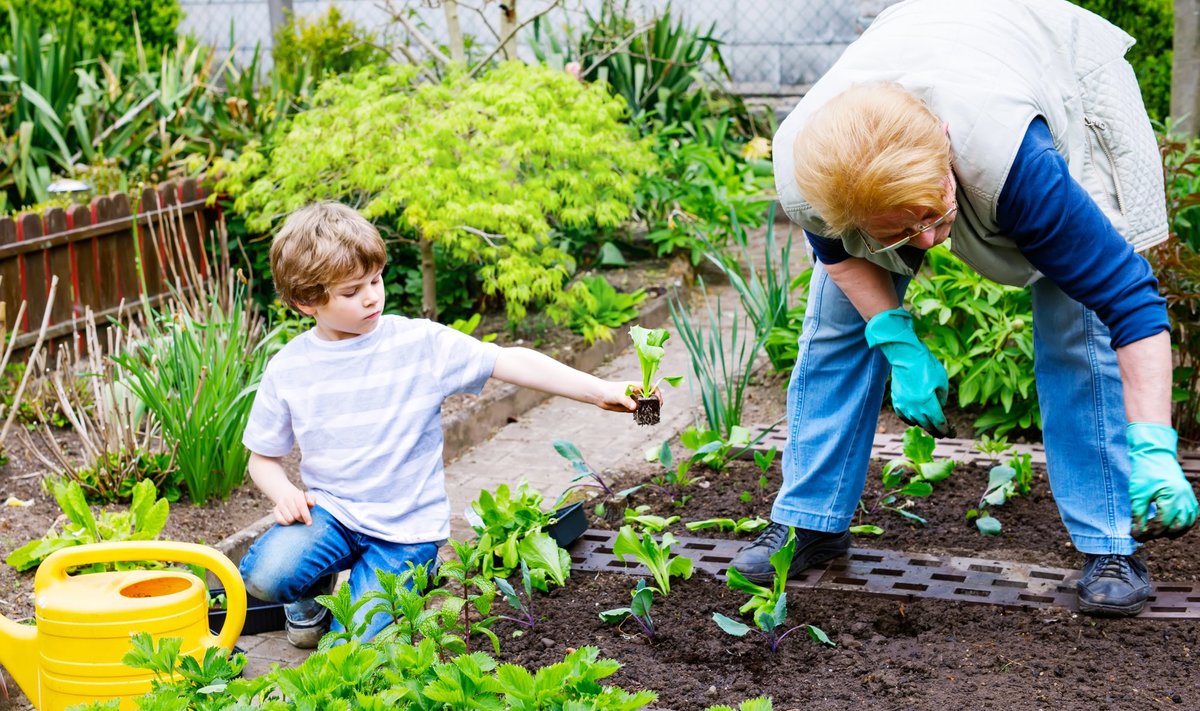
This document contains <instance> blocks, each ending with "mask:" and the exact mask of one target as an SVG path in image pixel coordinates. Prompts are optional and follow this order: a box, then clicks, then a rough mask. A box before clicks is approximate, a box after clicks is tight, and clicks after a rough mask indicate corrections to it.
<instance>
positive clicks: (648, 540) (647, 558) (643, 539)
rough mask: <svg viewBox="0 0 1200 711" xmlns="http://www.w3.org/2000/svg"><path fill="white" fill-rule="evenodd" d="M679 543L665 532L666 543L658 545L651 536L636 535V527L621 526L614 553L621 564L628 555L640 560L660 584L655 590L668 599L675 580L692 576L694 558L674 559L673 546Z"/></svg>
mask: <svg viewBox="0 0 1200 711" xmlns="http://www.w3.org/2000/svg"><path fill="white" fill-rule="evenodd" d="M678 542H679V541H678V540H677V539H676V538H675V536H673V535H671V534H670V533H664V534H663V535H662V543H658V542H657V541H655V540H654V536H653V535H652V534H650V533H643V534H642V535H640V536H639V535H638V534H636V533H634V532H633V527H632V526H621V530H620V531H618V532H617V540H616V542H614V543H613V554H614V555H616V556H617V559H618V560H620V561H621V562H625V556H628V555H632V556H633V557H634V558H637V559H638V561H640V562H641V564H642V565H644V566H646V569H647V570H649V571H650V574H651V575H653V576H654V582H655V583H657V584H658V587H657V588H655V589H656V590H657V592H658V593H659V594H660V595H662V596H663V597H666V596H667V595H669V594H671V578H672V577H676V578H683V579H684V580H687V579H688V578H690V577H692V559H691V558H687V557H685V556H675V557H672V556H671V546H673V545H675V544H676V543H678Z"/></svg>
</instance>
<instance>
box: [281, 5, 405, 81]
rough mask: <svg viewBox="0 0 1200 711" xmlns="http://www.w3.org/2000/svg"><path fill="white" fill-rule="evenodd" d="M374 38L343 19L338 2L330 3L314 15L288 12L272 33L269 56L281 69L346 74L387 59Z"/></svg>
mask: <svg viewBox="0 0 1200 711" xmlns="http://www.w3.org/2000/svg"><path fill="white" fill-rule="evenodd" d="M374 42H375V35H374V34H372V33H370V32H367V31H365V30H363V29H362V28H361V27H359V26H358V25H355V24H354V23H353V22H351V21H350V20H343V19H342V13H341V12H340V11H339V10H338V9H337V6H336V5H330V6H329V10H327V11H326V12H325V14H324V15H321V16H320V17H317V18H316V19H312V20H309V19H305V18H303V17H295V16H289V17H288V21H287V24H286V25H284V26H283V27H281V28H280V29H279V31H278V32H276V33H275V43H274V45H273V46H272V48H271V58H272V59H274V60H275V66H276V67H278V68H279V70H280V71H282V72H284V73H296V72H300V71H308V72H309V73H310V74H312V75H313V76H315V77H323V76H326V75H328V74H345V73H346V72H352V71H357V70H359V69H362V68H363V67H367V66H371V65H373V64H378V63H381V62H384V61H386V60H387V53H386V52H384V51H383V50H381V49H379V48H378V47H376V46H375V45H374Z"/></svg>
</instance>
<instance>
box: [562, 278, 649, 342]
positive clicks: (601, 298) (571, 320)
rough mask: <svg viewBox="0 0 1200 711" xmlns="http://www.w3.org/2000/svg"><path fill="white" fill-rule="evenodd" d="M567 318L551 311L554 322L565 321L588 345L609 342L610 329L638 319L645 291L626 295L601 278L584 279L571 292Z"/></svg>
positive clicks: (641, 290)
mask: <svg viewBox="0 0 1200 711" xmlns="http://www.w3.org/2000/svg"><path fill="white" fill-rule="evenodd" d="M570 295H571V297H572V298H571V300H570V306H569V308H568V309H567V311H568V313H567V314H562V313H561V312H559V310H556V309H551V310H550V311H549V313H551V315H552V316H557V318H556V319H555V320H558V321H565V322H566V324H567V325H568V326H570V328H571V330H572V331H574V332H576V333H578V334H580V335H582V336H583V340H584V341H586V342H587V343H594V342H595V341H596V340H597V339H598V340H601V341H611V340H612V329H614V328H616V327H617V326H621V325H624V324H626V323H628V322H630V321H632V320H633V319H635V318H637V316H638V308H637V306H638V304H640V303H642V302H643V301H645V300H646V290H645V289H638V290H637V291H634V292H632V293H629V294H625V293H622V292H619V291H617V290H616V289H614V288H613V286H612V284H609V283H608V280H607V279H605V278H604V277H603V276H599V275H593V276H586V277H583V279H581V280H580V281H579V283H577V284H575V285H574V286H572V287H571V289H570Z"/></svg>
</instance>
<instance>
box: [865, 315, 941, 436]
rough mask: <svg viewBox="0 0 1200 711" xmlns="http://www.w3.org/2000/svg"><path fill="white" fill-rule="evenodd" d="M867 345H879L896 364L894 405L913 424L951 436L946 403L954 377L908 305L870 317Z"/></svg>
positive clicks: (901, 415)
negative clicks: (917, 327) (923, 334)
mask: <svg viewBox="0 0 1200 711" xmlns="http://www.w3.org/2000/svg"><path fill="white" fill-rule="evenodd" d="M866 337H867V345H869V346H871V347H872V348H875V347H878V348H879V350H881V351H883V354H884V355H885V356H887V359H888V362H889V363H891V364H892V408H893V409H894V410H895V411H896V415H897V416H898V417H899V418H900V419H902V420H904V421H905V422H907V423H908V424H910V425H917V426H919V427H922V428H923V429H924V430H925V431H926V432H928V433H929V434H931V435H933V436H934V437H949V436H951V434H952V433H951V430H950V427H949V425H948V424H947V423H946V415H945V413H944V412H942V405H944V404H946V393H947V391H948V390H949V388H950V381H949V380H948V379H947V378H946V369H945V368H943V367H942V364H941V363H939V362H938V360H937V358H934V357H933V353H930V352H929V349H928V348H927V347H926V346H925V344H924V343H921V339H919V338H917V333H916V331H914V330H913V320H912V315H911V314H910V313H908V312H907V311H905V310H904V309H892V310H891V311H883V312H881V313H878V314H875V315H874V316H873V317H871V320H870V321H867V328H866Z"/></svg>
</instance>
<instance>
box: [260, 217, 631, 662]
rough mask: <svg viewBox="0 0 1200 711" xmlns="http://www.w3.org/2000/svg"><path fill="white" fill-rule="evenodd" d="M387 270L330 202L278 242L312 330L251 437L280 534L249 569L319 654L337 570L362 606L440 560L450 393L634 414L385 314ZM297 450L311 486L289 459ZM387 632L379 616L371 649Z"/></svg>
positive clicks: (363, 229) (463, 339) (274, 258)
mask: <svg viewBox="0 0 1200 711" xmlns="http://www.w3.org/2000/svg"><path fill="white" fill-rule="evenodd" d="M386 261H387V253H386V251H385V248H384V244H383V240H382V239H381V238H380V236H379V232H378V231H377V230H376V229H375V227H374V226H373V225H372V224H371V223H370V222H368V221H367V220H366V219H364V218H363V217H362V216H361V215H359V214H358V213H357V212H355V211H354V210H352V209H351V208H349V207H346V206H344V205H339V204H336V203H330V202H323V203H318V204H315V205H311V206H309V207H305V208H302V209H300V210H297V211H296V212H295V213H293V214H292V215H290V216H289V217H288V218H287V220H286V221H285V222H284V224H283V227H282V228H281V229H280V230H279V233H278V234H277V235H276V236H275V239H274V240H273V242H272V244H271V271H272V274H273V275H274V279H275V288H276V290H277V291H278V292H279V295H280V297H281V298H282V299H283V301H284V302H285V303H287V304H288V305H290V306H292V307H293V308H295V309H296V310H298V311H300V312H301V313H303V314H305V315H308V316H311V317H312V318H314V319H315V320H316V325H315V326H314V327H313V328H312V329H310V330H309V331H306V332H305V333H304V334H302V335H300V336H299V337H297V338H296V339H294V340H293V341H292V342H290V343H288V344H287V345H286V346H285V347H284V348H283V349H282V350H280V352H279V353H278V354H276V355H275V356H274V357H273V358H272V359H271V361H270V362H269V363H268V365H267V368H266V371H265V373H264V374H263V378H262V383H261V384H260V385H259V388H258V393H257V395H256V396H255V400H254V406H253V408H252V410H251V413H250V419H249V421H248V423H247V425H246V432H245V435H244V436H243V438H242V441H243V443H244V444H245V445H246V447H247V448H248V449H249V450H250V451H251V455H250V464H249V471H250V477H251V478H252V479H253V480H254V483H255V484H256V485H257V486H258V488H259V489H261V490H262V492H263V493H264V494H266V495H267V497H268V498H270V499H271V501H272V502H274V504H275V507H274V511H273V512H274V515H275V521H276V525H274V526H272V527H271V529H270V530H269V531H267V532H266V533H265V534H264V535H263V536H262V537H261V538H260V539H259V540H258V541H256V542H255V543H254V545H253V546H251V547H250V550H249V551H248V552H247V553H246V555H245V557H243V559H242V562H241V565H240V569H241V573H242V576H243V577H244V578H245V580H246V589H247V591H249V592H250V594H252V595H254V596H255V597H258V598H260V599H263V600H273V601H282V602H285V603H288V605H287V606H286V608H285V612H286V618H287V636H288V640H289V641H290V642H291V643H292V644H293V645H295V646H297V647H303V648H311V647H315V646H316V644H317V642H318V641H319V640H320V638H321V636H322V635H323V634H324V632H325V631H326V630H327V629H328V628H329V625H330V619H329V618H330V617H331V616H330V615H329V611H328V610H326V609H325V608H324V607H322V606H321V605H319V604H317V603H316V601H315V600H313V598H314V597H315V596H316V595H318V594H323V593H328V592H330V591H331V590H332V588H333V581H334V579H335V577H336V575H337V573H338V572H339V571H341V570H343V569H345V568H350V589H351V590H352V591H353V593H354V596H355V598H356V599H361V598H362V597H363V596H364V595H365V594H366V593H368V592H370V591H372V590H377V589H379V583H378V580H377V578H376V576H375V570H376V569H377V568H378V569H383V570H388V571H392V572H395V573H400V572H403V571H404V570H406V569H407V566H408V564H409V563H413V564H418V565H419V564H422V563H430V562H432V561H433V560H434V558H435V556H436V555H437V550H438V546H439V545H440V544H441V543H442V542H443V541H445V540H446V539H447V538H448V536H449V534H450V522H449V518H450V506H449V502H448V500H447V498H446V489H445V482H444V479H443V471H442V426H441V405H442V401H443V400H444V399H445V398H446V397H447V396H449V395H453V394H455V393H461V392H470V393H478V392H479V391H480V390H481V389H482V388H483V385H484V383H485V382H486V381H487V380H488V378H489V377H494V378H497V379H499V380H503V381H505V382H509V383H513V384H515V385H521V386H524V387H530V388H535V389H537V390H542V391H544V392H548V393H551V394H554V395H561V396H564V397H569V398H571V399H573V400H578V401H580V402H588V403H592V404H594V405H596V406H597V407H600V408H602V409H605V410H612V411H615V412H631V411H633V410H634V409H636V404H635V403H634V401H633V399H632V398H630V397H629V396H627V395H626V394H625V389H626V383H617V382H610V381H605V380H601V379H599V378H596V377H594V376H592V375H589V374H587V373H583V372H580V371H578V370H575V369H574V368H571V367H569V366H566V365H563V364H562V363H559V362H558V361H556V360H554V359H552V358H550V357H548V356H545V355H542V354H540V353H537V352H536V351H532V350H529V349H526V348H501V347H499V346H497V345H495V344H488V343H482V342H480V341H478V340H477V339H474V338H471V337H470V336H466V335H464V334H462V333H459V332H457V331H455V330H453V329H451V328H448V327H446V326H442V325H440V324H437V323H433V322H431V321H426V320H413V319H407V318H403V317H400V316H394V315H386V316H385V315H383V306H384V296H385V291H384V285H383V282H382V272H383V266H384V264H385V262H386ZM294 445H299V447H300V453H301V461H300V477H301V479H302V480H303V482H304V485H305V487H306V489H307V491H302V490H300V489H298V488H296V487H295V486H294V485H293V484H292V483H291V482H290V481H289V480H288V478H287V475H286V474H285V472H284V469H283V466H282V465H281V463H280V460H281V458H282V457H283V456H284V455H286V454H288V453H289V452H290V451H291V449H292V447H293V446H294ZM372 607H373V606H372ZM366 608H367V606H364V607H363V608H360V610H359V611H358V613H357V615H356V617H355V624H360V623H362V622H363V621H364V620H365V619H366V617H367V613H368V610H367V609H366ZM389 623H390V619H389V618H388V616H387V615H377V616H375V618H374V619H372V620H371V622H370V624H369V626H368V627H367V629H366V632H365V634H364V635H363V639H370V638H371V637H373V636H374V635H375V634H377V633H378V632H379V631H380V630H381V629H383V628H384V627H385V626H386V625H387V624H389Z"/></svg>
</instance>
